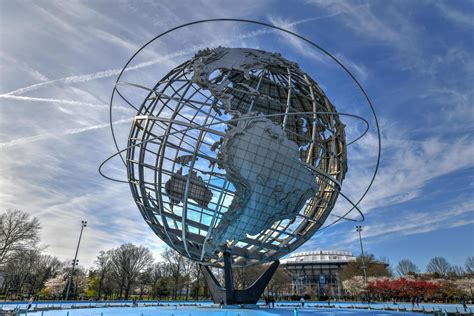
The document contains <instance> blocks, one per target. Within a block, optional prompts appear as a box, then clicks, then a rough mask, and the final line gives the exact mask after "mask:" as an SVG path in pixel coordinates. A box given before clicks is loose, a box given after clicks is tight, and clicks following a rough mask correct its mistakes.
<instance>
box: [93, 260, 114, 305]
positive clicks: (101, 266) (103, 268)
mask: <svg viewBox="0 0 474 316" xmlns="http://www.w3.org/2000/svg"><path fill="white" fill-rule="evenodd" d="M111 256H112V254H111V251H107V252H106V251H101V252H99V256H97V259H96V260H95V265H96V267H97V274H98V277H99V289H98V290H97V296H98V297H99V298H100V297H101V295H102V289H103V287H104V281H105V276H106V274H107V272H108V270H109V268H110V261H111V260H110V259H111Z"/></svg>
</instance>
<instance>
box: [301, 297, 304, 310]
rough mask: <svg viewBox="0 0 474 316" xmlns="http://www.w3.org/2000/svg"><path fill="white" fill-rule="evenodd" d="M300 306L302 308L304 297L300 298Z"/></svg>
mask: <svg viewBox="0 0 474 316" xmlns="http://www.w3.org/2000/svg"><path fill="white" fill-rule="evenodd" d="M300 303H301V308H304V297H302V298H300Z"/></svg>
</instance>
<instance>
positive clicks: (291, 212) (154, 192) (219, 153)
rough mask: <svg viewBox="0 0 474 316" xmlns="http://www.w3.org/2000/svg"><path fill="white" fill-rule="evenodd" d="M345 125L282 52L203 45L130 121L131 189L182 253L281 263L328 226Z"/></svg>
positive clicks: (204, 259) (206, 259) (207, 259)
mask: <svg viewBox="0 0 474 316" xmlns="http://www.w3.org/2000/svg"><path fill="white" fill-rule="evenodd" d="M344 127H345V126H344V124H343V123H341V121H340V117H339V114H338V113H337V111H336V109H335V107H334V105H332V104H331V102H330V101H329V100H328V98H327V97H326V95H325V94H324V92H323V91H322V89H321V88H320V87H319V86H318V84H317V83H316V82H315V81H314V80H313V79H311V78H310V77H309V76H308V75H307V74H306V73H305V72H304V71H303V70H302V69H300V68H299V66H298V65H297V64H296V63H294V62H291V61H288V60H287V59H285V58H283V57H282V56H281V55H280V54H276V53H270V52H265V51H261V50H255V49H247V48H224V47H218V48H215V49H206V50H203V51H199V52H198V53H197V54H196V55H195V56H194V57H193V58H192V59H190V60H188V61H186V62H185V63H183V64H181V65H179V66H178V67H176V68H174V69H172V70H171V71H170V72H169V73H168V74H167V75H166V76H165V77H164V78H162V79H161V80H160V81H158V83H157V84H156V85H155V86H154V87H153V88H152V89H150V93H149V95H148V96H147V97H146V99H145V100H144V101H143V103H142V104H141V106H140V107H139V109H138V112H137V114H136V116H135V118H134V120H133V124H132V127H131V130H130V135H129V140H128V147H127V152H126V164H127V174H128V182H129V184H130V188H131V191H132V194H133V197H134V199H135V202H136V204H137V206H138V208H139V209H140V212H141V213H142V215H143V217H144V219H145V220H146V222H147V223H148V225H149V226H150V227H151V228H152V229H153V231H154V232H155V233H156V234H157V235H158V236H159V237H160V238H161V239H162V240H163V241H165V242H166V243H167V244H168V245H169V246H170V247H172V248H174V249H175V250H176V251H178V252H179V253H181V254H182V255H184V256H186V257H188V258H190V259H192V260H195V261H198V262H201V263H203V264H208V265H214V266H221V265H222V256H221V253H222V251H223V250H224V249H228V248H230V249H232V254H233V260H234V263H233V264H234V266H247V265H251V264H255V263H262V262H267V261H272V260H276V259H278V258H280V257H282V256H284V255H286V254H288V253H290V252H291V251H293V250H294V249H296V248H297V247H298V246H300V245H301V244H303V243H304V242H305V241H306V240H308V239H309V238H310V237H311V236H312V235H313V234H314V233H315V232H316V231H317V230H318V229H319V228H320V227H321V226H322V225H323V223H324V222H325V220H326V219H327V217H328V215H329V214H330V212H331V210H332V209H333V207H334V204H335V202H336V199H337V197H338V194H339V192H340V188H341V185H342V181H343V179H344V176H345V173H346V171H347V161H346V140H345V133H344Z"/></svg>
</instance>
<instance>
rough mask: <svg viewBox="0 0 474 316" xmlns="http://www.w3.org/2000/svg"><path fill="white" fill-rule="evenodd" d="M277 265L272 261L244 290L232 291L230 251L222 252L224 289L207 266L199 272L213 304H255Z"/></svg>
mask: <svg viewBox="0 0 474 316" xmlns="http://www.w3.org/2000/svg"><path fill="white" fill-rule="evenodd" d="M279 265H280V262H279V261H278V260H277V261H274V262H273V263H272V264H271V265H270V267H269V268H268V269H267V271H265V272H264V273H263V274H262V275H261V276H260V277H259V278H258V279H257V280H256V281H255V282H254V283H253V284H252V285H251V286H249V287H248V288H246V289H244V290H235V289H234V282H233V276H232V263H231V252H230V250H226V251H224V281H225V287H223V286H221V285H220V284H219V281H217V279H216V278H215V276H214V275H213V274H212V272H211V270H210V269H209V267H208V266H201V270H202V273H203V275H204V278H205V279H206V283H207V285H208V286H209V290H210V292H211V295H212V300H213V301H214V303H216V304H221V303H224V304H226V305H236V304H256V303H257V301H258V300H259V299H260V296H261V295H262V293H263V291H264V290H265V287H266V286H267V285H268V283H269V282H270V280H271V279H272V277H273V275H274V274H275V271H276V270H277V268H278V266H279Z"/></svg>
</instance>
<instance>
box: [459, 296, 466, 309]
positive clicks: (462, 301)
mask: <svg viewBox="0 0 474 316" xmlns="http://www.w3.org/2000/svg"><path fill="white" fill-rule="evenodd" d="M460 303H461V305H462V308H464V312H467V304H466V299H465V298H464V296H463V297H462V298H461V302H460Z"/></svg>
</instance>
